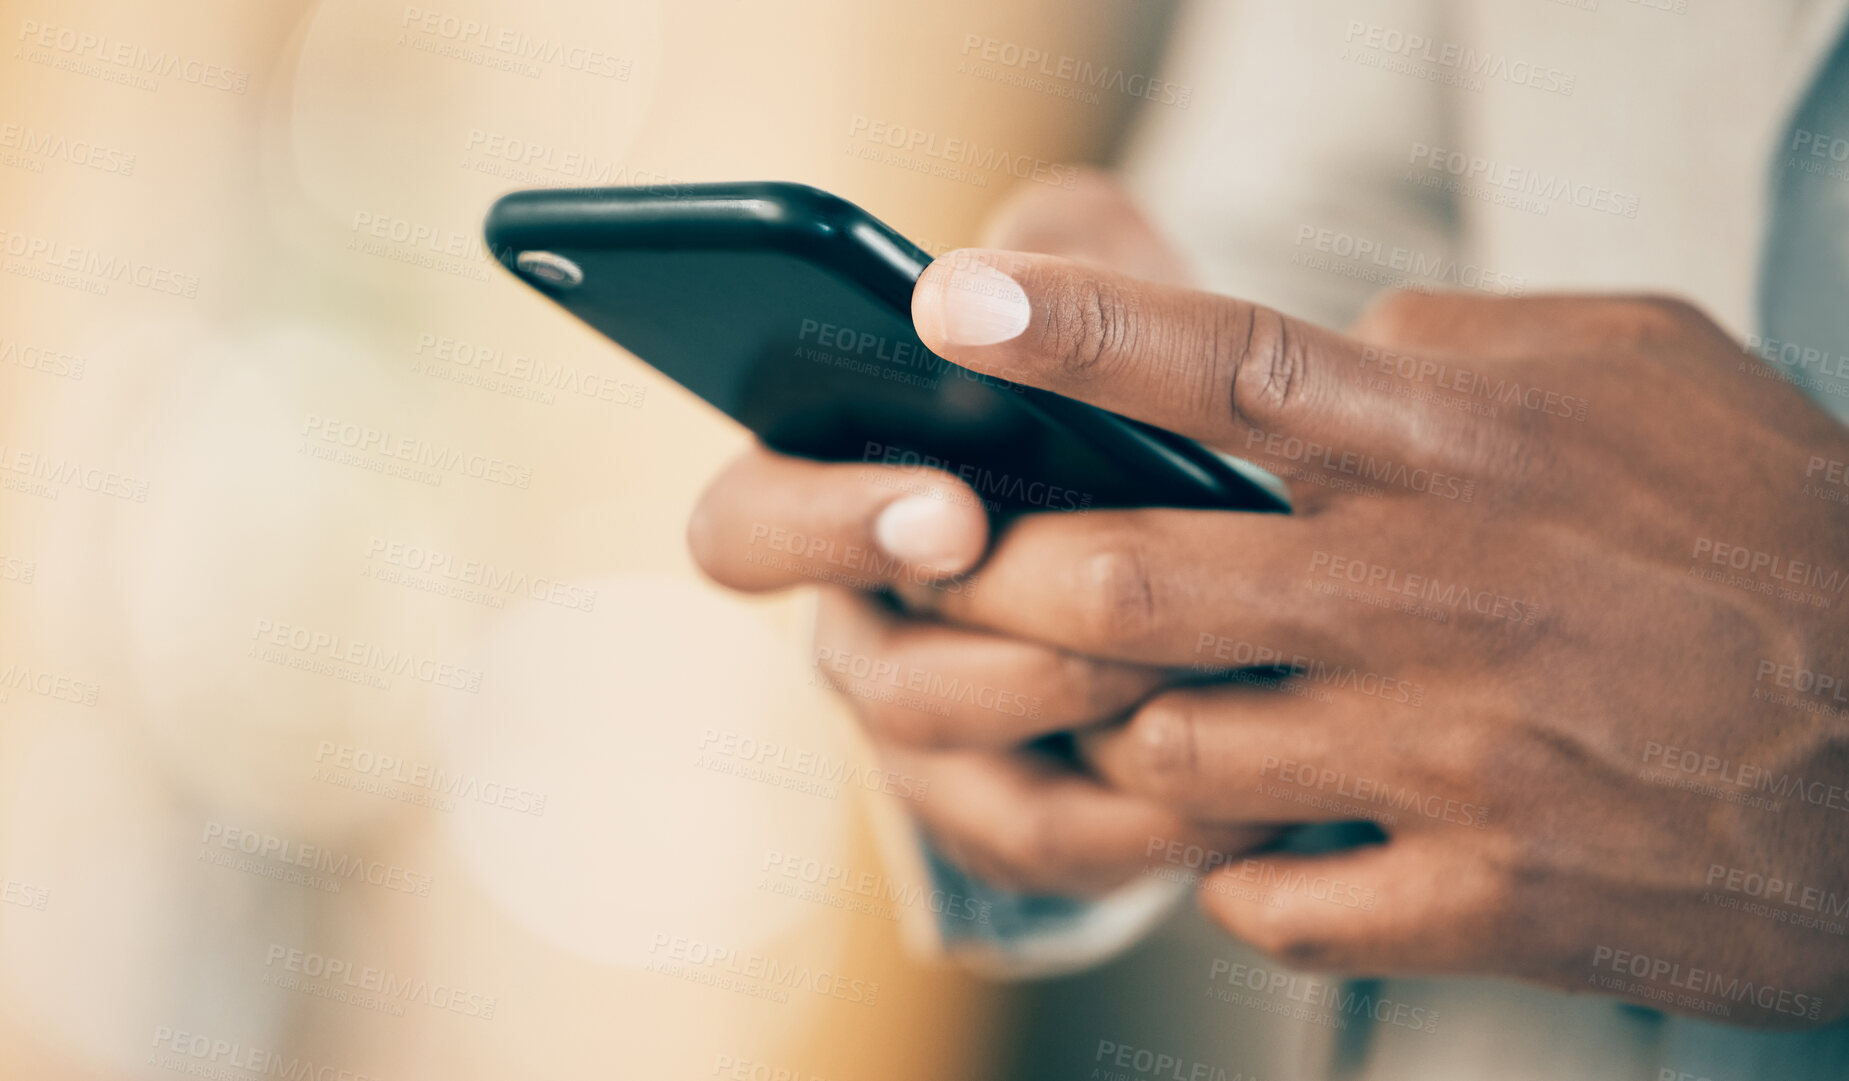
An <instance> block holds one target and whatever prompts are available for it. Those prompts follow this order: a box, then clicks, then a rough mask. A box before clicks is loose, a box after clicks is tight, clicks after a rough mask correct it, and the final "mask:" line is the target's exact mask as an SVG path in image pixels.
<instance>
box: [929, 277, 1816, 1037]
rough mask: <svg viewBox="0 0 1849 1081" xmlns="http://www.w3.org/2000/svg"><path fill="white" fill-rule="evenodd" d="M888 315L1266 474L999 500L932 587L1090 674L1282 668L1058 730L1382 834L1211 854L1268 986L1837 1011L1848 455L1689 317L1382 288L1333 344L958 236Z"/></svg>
mask: <svg viewBox="0 0 1849 1081" xmlns="http://www.w3.org/2000/svg"><path fill="white" fill-rule="evenodd" d="M913 314H914V319H915V322H916V323H917V326H918V328H919V332H920V334H921V336H922V337H923V339H924V341H925V343H926V344H927V345H929V346H930V347H931V348H932V349H933V351H935V352H937V353H939V354H940V355H942V356H944V357H945V358H947V359H949V360H952V361H954V362H956V363H958V364H962V365H964V366H966V367H969V368H972V369H975V370H977V371H981V372H986V373H990V374H993V375H996V376H1000V377H1002V378H1006V379H1009V380H1014V381H1018V382H1024V383H1028V384H1032V385H1035V386H1040V387H1044V388H1046V389H1048V390H1052V391H1055V392H1058V393H1060V394H1064V395H1068V396H1070V397H1074V398H1078V399H1082V400H1085V401H1089V402H1091V403H1093V404H1096V405H1099V406H1102V407H1104V408H1107V409H1111V410H1114V411H1117V412H1120V413H1123V414H1126V415H1128V416H1131V417H1135V418H1137V419H1140V420H1144V421H1147V422H1149V423H1152V424H1156V425H1160V426H1162V427H1165V428H1168V429H1171V430H1173V431H1177V432H1180V433H1183V434H1185V435H1189V436H1192V437H1194V438H1196V439H1199V440H1201V441H1203V442H1206V443H1208V444H1211V445H1213V446H1216V447H1219V448H1222V449H1224V450H1227V451H1229V452H1231V453H1234V454H1236V455H1239V456H1241V457H1245V458H1247V459H1250V460H1252V461H1255V462H1257V463H1258V464H1260V465H1263V466H1266V467H1267V468H1269V469H1271V470H1272V471H1273V472H1275V473H1277V474H1278V475H1280V476H1281V477H1284V478H1286V479H1287V480H1288V482H1289V483H1290V486H1291V489H1292V494H1293V499H1294V501H1295V506H1296V513H1295V514H1294V515H1292V516H1290V517H1281V516H1268V515H1242V514H1230V513H1215V512H1201V511H1179V510H1165V509H1151V510H1134V511H1111V512H1092V513H1089V514H1085V515H1061V514H1049V515H1039V516H1033V517H1028V518H1024V519H1021V520H1019V521H1017V522H1015V523H1014V524H1012V526H1011V527H1009V528H1008V529H1007V530H1006V531H1005V532H1004V533H1003V534H1002V535H1001V536H1000V537H998V538H997V539H996V540H995V542H994V543H993V546H992V551H991V554H990V555H989V557H988V558H987V560H986V561H985V562H984V563H983V565H982V567H981V569H980V571H979V574H980V579H981V583H980V588H977V589H974V590H970V591H967V592H965V593H961V594H954V593H940V594H937V595H935V601H934V603H935V607H936V610H937V612H938V614H939V616H940V617H941V618H942V619H943V620H944V621H946V623H948V624H951V625H954V626H957V627H963V628H978V629H981V630H985V631H988V632H991V633H993V634H996V635H1002V636H1006V637H1007V638H1008V639H1012V640H1015V641H1017V642H1020V641H1025V642H1030V643H1038V644H1039V645H1040V647H1042V648H1049V649H1058V650H1063V651H1066V653H1067V654H1068V655H1071V656H1079V657H1086V658H1092V659H1091V660H1087V661H1085V662H1083V663H1085V664H1086V665H1099V664H1103V663H1106V662H1110V661H1116V662H1121V663H1128V664H1135V665H1144V666H1150V667H1153V668H1166V669H1183V668H1197V669H1198V668H1207V669H1222V670H1230V669H1240V668H1245V667H1247V666H1250V665H1254V664H1283V665H1287V666H1289V667H1290V668H1291V669H1292V670H1293V671H1294V672H1296V673H1297V674H1296V675H1295V676H1294V677H1293V678H1291V679H1290V680H1288V681H1287V682H1286V683H1285V684H1284V685H1282V686H1277V687H1270V686H1263V685H1255V684H1251V683H1242V682H1238V681H1234V682H1231V683H1227V684H1225V685H1221V686H1215V687H1192V688H1181V689H1172V690H1166V691H1162V692H1160V693H1158V694H1156V695H1155V696H1154V697H1152V698H1150V699H1149V700H1148V701H1146V702H1144V703H1143V704H1141V705H1140V706H1139V707H1137V709H1136V710H1135V711H1134V713H1133V714H1132V715H1131V716H1130V718H1129V720H1128V721H1127V722H1126V723H1124V724H1122V725H1118V726H1111V727H1105V728H1096V729H1092V730H1090V731H1088V732H1087V733H1085V734H1084V737H1083V744H1084V747H1085V749H1086V753H1087V757H1088V760H1089V761H1090V762H1091V764H1092V765H1093V767H1094V768H1095V769H1096V771H1097V772H1098V774H1099V775H1100V776H1102V777H1103V778H1105V779H1106V780H1107V781H1108V782H1109V783H1110V785H1111V786H1112V787H1113V788H1115V789H1116V790H1117V791H1119V792H1121V793H1124V794H1125V795H1126V796H1132V797H1137V798H1141V799H1144V800H1147V801H1150V802H1151V803H1153V804H1155V805H1158V806H1163V807H1167V808H1171V809H1173V810H1174V811H1176V812H1178V813H1179V814H1181V815H1182V816H1184V817H1185V818H1186V819H1188V820H1191V821H1193V822H1195V823H1199V824H1202V825H1216V824H1242V825H1251V824H1258V823H1275V824H1286V823H1295V822H1305V821H1322V820H1347V819H1356V818H1372V819H1375V820H1376V821H1378V822H1379V823H1380V824H1381V825H1382V827H1383V829H1384V830H1385V832H1386V833H1387V835H1388V839H1387V841H1386V843H1384V844H1381V845H1372V846H1367V847H1364V848H1359V849H1351V850H1347V851H1342V852H1338V853H1332V854H1327V855H1322V856H1314V857H1312V856H1292V855H1286V854H1281V853H1274V854H1270V855H1266V856H1261V857H1258V858H1255V859H1251V860H1247V861H1244V862H1242V863H1241V864H1240V865H1238V866H1237V867H1236V868H1228V869H1225V870H1222V871H1219V872H1217V874H1216V875H1214V876H1210V877H1209V879H1208V880H1207V882H1206V883H1205V884H1204V886H1203V891H1202V895H1201V896H1202V903H1203V904H1204V905H1205V907H1206V909H1207V910H1208V912H1209V913H1210V914H1211V915H1212V916H1213V917H1214V918H1216V919H1217V920H1218V921H1219V922H1220V923H1222V924H1223V925H1224V926H1225V927H1226V928H1227V929H1228V930H1230V931H1231V932H1233V933H1234V934H1236V935H1239V936H1240V937H1242V938H1245V939H1247V940H1249V941H1251V942H1253V943H1255V944H1256V945H1257V946H1258V947H1260V948H1261V949H1263V950H1266V951H1268V952H1270V953H1272V954H1274V955H1276V956H1277V957H1279V958H1281V959H1282V960H1284V961H1286V962H1287V963H1289V964H1291V965H1294V966H1298V967H1307V968H1322V969H1332V970H1340V971H1346V972H1357V973H1358V972H1367V973H1378V974H1411V973H1481V974H1501V975H1509V976H1515V977H1520V978H1524V979H1528V980H1531V981H1536V982H1541V983H1545V984H1550V985H1553V986H1557V987H1562V988H1568V989H1577V990H1590V991H1594V992H1604V993H1615V994H1619V995H1621V996H1623V997H1625V998H1628V999H1632V1000H1635V1001H1639V1002H1645V1003H1648V1004H1651V1005H1656V1006H1660V1007H1662V1008H1665V1009H1670V1010H1676V1011H1681V1012H1692V1013H1698V1014H1701V1015H1703V1016H1707V1017H1711V1018H1719V1019H1724V1020H1730V1021H1734V1022H1743V1023H1756V1024H1767V1025H1774V1024H1805V1023H1812V1022H1817V1021H1822V1020H1829V1019H1833V1018H1836V1017H1840V1016H1843V1015H1844V1013H1845V1012H1846V1011H1849V941H1846V940H1845V938H1844V936H1843V933H1842V931H1843V924H1844V923H1845V922H1849V817H1845V811H1849V791H1846V790H1845V787H1846V786H1849V691H1845V690H1844V684H1845V680H1849V618H1846V614H1845V611H1844V603H1843V590H1844V585H1845V583H1846V582H1849V541H1846V538H1849V514H1846V513H1845V507H1844V505H1843V504H1842V503H1841V502H1833V501H1831V500H1830V499H1829V492H1834V494H1835V495H1836V496H1839V497H1840V496H1842V495H1844V494H1849V493H1846V492H1845V490H1843V489H1842V488H1841V478H1842V475H1843V469H1844V466H1843V464H1842V463H1844V462H1845V461H1849V439H1846V438H1845V433H1844V430H1843V429H1842V427H1841V426H1840V425H1838V424H1837V423H1836V422H1835V421H1833V420H1832V419H1830V418H1829V417H1828V416H1826V415H1825V414H1823V413H1822V412H1820V411H1819V410H1817V409H1816V408H1815V407H1814V406H1813V405H1812V404H1811V403H1809V402H1808V401H1806V400H1805V399H1804V398H1803V397H1802V396H1801V395H1799V394H1798V393H1797V392H1795V391H1794V390H1793V389H1792V388H1790V387H1789V386H1787V385H1785V384H1783V383H1782V382H1780V381H1779V380H1778V379H1777V378H1765V376H1767V375H1769V374H1771V373H1770V372H1769V371H1767V370H1765V369H1762V368H1760V367H1759V365H1758V362H1757V361H1756V360H1753V359H1752V358H1749V357H1747V356H1746V355H1745V354H1744V353H1743V352H1742V350H1741V349H1740V348H1739V347H1738V346H1737V345H1736V344H1734V343H1733V342H1731V341H1730V340H1729V339H1728V338H1727V337H1726V335H1725V334H1723V333H1722V332H1721V331H1720V330H1719V329H1717V328H1716V327H1715V326H1714V325H1713V324H1712V323H1711V322H1709V321H1708V320H1707V319H1706V318H1704V317H1703V316H1702V315H1701V314H1700V313H1699V312H1697V311H1695V310H1694V309H1692V308H1690V307H1688V306H1687V305H1684V304H1680V303H1676V302H1672V301H1666V300H1660V299H1649V298H1603V297H1542V298H1532V299H1483V298H1474V297H1465V296H1437V297H1433V296H1421V295H1416V294H1398V295H1394V296H1391V297H1388V298H1387V299H1386V300H1384V301H1383V302H1382V303H1380V304H1378V305H1377V306H1376V307H1374V308H1373V310H1371V311H1370V312H1369V313H1368V314H1367V315H1366V317H1365V318H1364V319H1363V320H1362V321H1361V323H1360V325H1359V326H1357V327H1356V328H1354V331H1353V334H1352V336H1343V335H1340V334H1336V333H1332V332H1329V331H1326V330H1323V329H1320V328H1317V327H1314V326H1310V325H1307V324H1303V323H1300V322H1297V321H1294V320H1291V319H1289V318H1286V317H1284V316H1281V315H1279V314H1278V313H1275V312H1272V311H1269V310H1266V309H1263V308H1259V307H1256V306H1254V305H1251V304H1246V303H1243V302H1241V301H1238V300H1233V299H1229V298H1225V297H1219V296H1212V295H1208V294H1204V293H1199V292H1193V291H1190V290H1186V289H1181V288H1175V287H1170V286H1164V285H1157V284H1152V283H1148V282H1143V281H1138V280H1135V279H1133V278H1129V277H1126V276H1122V275H1119V274H1113V273H1109V272H1105V271H1102V270H1099V269H1097V268H1094V267H1088V266H1083V265H1078V264H1075V263H1072V262H1068V261H1064V260H1061V259H1057V258H1050V257H1046V256H1039V255H1024V254H1017V253H1004V252H993V251H965V252H955V253H951V254H950V255H947V256H945V257H943V258H940V259H939V260H938V261H937V262H935V263H934V264H933V265H932V266H931V267H930V268H929V269H928V270H927V271H926V273H925V275H924V278H923V279H922V280H921V282H920V285H919V288H918V290H917V291H916V293H915V294H914V305H913ZM1832 476H1833V477H1835V478H1836V480H1835V481H1831V480H1830V479H1829V478H1830V477H1832ZM1832 485H1834V487H1832ZM1818 490H1827V491H1825V495H1824V497H1822V498H1819V497H1818V496H1817V495H1816V494H1815V493H1816V492H1817V491H1818ZM959 633H967V632H959ZM1012 648H1029V647H1025V646H1015V647H1012ZM997 828H1002V827H1000V826H998V827H997ZM1318 881H1321V882H1324V883H1328V882H1337V883H1341V884H1343V887H1344V888H1343V892H1342V894H1341V898H1342V899H1331V896H1330V895H1329V892H1328V890H1327V889H1318V888H1315V887H1314V886H1313V883H1315V882H1318ZM1768 883H1777V885H1768ZM1349 898H1366V899H1367V900H1369V901H1371V902H1372V903H1371V904H1360V903H1355V904H1350V903H1348V901H1347V899H1349ZM1807 922H1822V923H1825V924H1832V925H1834V928H1835V930H1834V932H1833V933H1832V932H1831V931H1830V930H1828V929H1827V928H1826V929H1819V928H1817V927H1813V926H1805V924H1806V923H1807Z"/></svg>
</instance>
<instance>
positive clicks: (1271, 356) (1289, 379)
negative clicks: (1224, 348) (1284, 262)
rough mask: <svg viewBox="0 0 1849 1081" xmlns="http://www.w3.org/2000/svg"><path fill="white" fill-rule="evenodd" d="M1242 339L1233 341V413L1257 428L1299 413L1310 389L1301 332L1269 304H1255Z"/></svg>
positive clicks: (1230, 361)
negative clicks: (1299, 407) (1260, 305)
mask: <svg viewBox="0 0 1849 1081" xmlns="http://www.w3.org/2000/svg"><path fill="white" fill-rule="evenodd" d="M1248 319H1249V326H1248V327H1247V332H1246V335H1245V340H1244V342H1243V343H1240V342H1237V341H1234V342H1232V344H1231V349H1232V352H1231V355H1230V356H1229V357H1228V358H1226V359H1225V360H1223V361H1221V364H1222V365H1225V366H1230V368H1231V370H1232V378H1231V379H1230V380H1229V381H1228V382H1229V385H1230V386H1231V387H1232V398H1233V400H1232V414H1233V416H1234V417H1235V418H1238V419H1244V420H1246V421H1247V422H1249V423H1251V424H1253V425H1254V426H1255V427H1261V428H1262V427H1265V426H1266V425H1267V424H1268V423H1269V422H1270V421H1272V420H1274V419H1276V418H1278V417H1286V416H1289V415H1290V414H1291V413H1293V412H1295V411H1296V410H1297V408H1298V406H1299V402H1300V401H1301V399H1302V397H1303V395H1304V394H1305V393H1306V391H1307V389H1308V387H1307V378H1306V377H1307V376H1308V375H1309V357H1308V354H1307V353H1306V351H1305V349H1306V344H1307V343H1305V342H1304V341H1303V337H1302V333H1301V331H1300V330H1298V329H1297V328H1296V327H1295V326H1293V324H1292V323H1291V321H1290V320H1288V319H1286V318H1284V317H1283V316H1282V315H1279V314H1278V313H1277V312H1274V311H1272V310H1271V309H1269V308H1253V309H1252V310H1251V312H1250V314H1249V316H1248Z"/></svg>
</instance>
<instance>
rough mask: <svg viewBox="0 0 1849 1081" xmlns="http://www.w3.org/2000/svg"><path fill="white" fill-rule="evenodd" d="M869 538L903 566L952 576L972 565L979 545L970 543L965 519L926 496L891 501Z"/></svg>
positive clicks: (969, 533) (954, 510) (875, 523)
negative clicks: (911, 564) (909, 564)
mask: <svg viewBox="0 0 1849 1081" xmlns="http://www.w3.org/2000/svg"><path fill="white" fill-rule="evenodd" d="M873 539H874V540H875V541H877V542H878V543H879V546H880V547H881V548H883V549H885V550H886V553H887V554H888V555H894V556H897V557H899V558H900V559H903V560H905V561H906V562H907V563H913V564H918V565H920V566H924V567H928V568H930V569H932V570H935V571H938V572H940V573H943V574H955V573H957V572H959V571H961V570H963V569H965V568H966V567H968V566H969V565H970V563H972V562H974V561H975V559H976V556H977V555H979V554H981V553H980V552H979V551H972V548H975V547H976V546H977V545H979V544H980V543H981V539H980V538H974V539H973V541H972V536H971V528H970V523H969V521H968V520H967V516H966V515H964V514H962V513H961V512H960V511H959V510H958V509H957V508H956V507H953V506H951V505H950V504H949V503H947V502H945V501H943V500H941V499H936V498H933V497H932V496H928V495H908V496H906V497H904V498H903V499H895V500H893V501H892V502H891V503H888V504H887V505H886V509H885V510H882V511H880V516H879V518H878V519H877V520H875V521H874V523H873Z"/></svg>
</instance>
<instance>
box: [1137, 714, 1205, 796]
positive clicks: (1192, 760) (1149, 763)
mask: <svg viewBox="0 0 1849 1081" xmlns="http://www.w3.org/2000/svg"><path fill="white" fill-rule="evenodd" d="M1128 733H1129V737H1130V741H1131V743H1130V746H1131V751H1132V755H1131V761H1132V764H1133V768H1134V769H1135V770H1136V771H1137V772H1138V773H1139V774H1140V775H1141V778H1142V781H1143V783H1144V784H1145V785H1147V786H1148V788H1149V794H1150V795H1152V796H1154V797H1155V798H1156V799H1158V800H1170V799H1177V798H1180V797H1183V796H1185V795H1187V794H1188V793H1190V792H1191V791H1192V790H1193V788H1194V785H1195V783H1196V782H1197V781H1198V780H1199V779H1200V775H1201V764H1200V744H1199V742H1198V740H1197V729H1196V719H1195V716H1194V711H1193V710H1191V709H1189V708H1188V707H1187V706H1185V705H1183V704H1182V703H1181V702H1179V701H1177V700H1175V699H1173V698H1169V697H1164V698H1157V699H1155V700H1154V701H1152V702H1150V703H1149V704H1148V705H1146V706H1144V707H1143V708H1142V709H1139V710H1137V711H1136V715H1135V716H1134V717H1132V718H1130V723H1129V725H1128Z"/></svg>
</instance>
